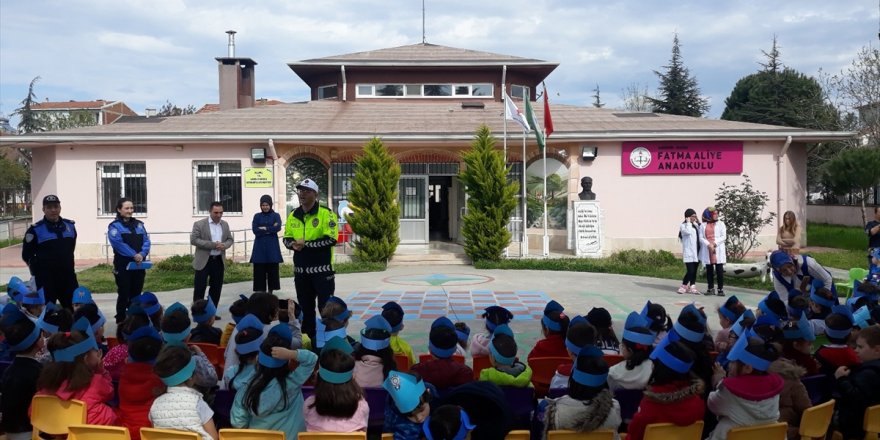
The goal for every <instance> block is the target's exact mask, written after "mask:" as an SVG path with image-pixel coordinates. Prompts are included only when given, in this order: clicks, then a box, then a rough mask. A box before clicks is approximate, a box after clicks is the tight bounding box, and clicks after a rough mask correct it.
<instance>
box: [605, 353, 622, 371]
mask: <svg viewBox="0 0 880 440" xmlns="http://www.w3.org/2000/svg"><path fill="white" fill-rule="evenodd" d="M602 358H603V359H605V363H606V364H608V367H609V368H610V367H613V366H615V365H617V364H619V363H621V362H623V360H624V359H623V356H622V355H619V354H606V355H604V356H602Z"/></svg>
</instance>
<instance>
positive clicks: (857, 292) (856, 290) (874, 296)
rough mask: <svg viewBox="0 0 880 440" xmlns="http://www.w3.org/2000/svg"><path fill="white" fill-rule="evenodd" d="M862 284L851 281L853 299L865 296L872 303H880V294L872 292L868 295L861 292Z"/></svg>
mask: <svg viewBox="0 0 880 440" xmlns="http://www.w3.org/2000/svg"><path fill="white" fill-rule="evenodd" d="M862 284H864V283H862V282H861V281H859V280H853V298H860V297H863V296H867V297H868V298H870V299H871V301H873V302H877V301H880V292H872V293H868V292H865V291H864V290H862Z"/></svg>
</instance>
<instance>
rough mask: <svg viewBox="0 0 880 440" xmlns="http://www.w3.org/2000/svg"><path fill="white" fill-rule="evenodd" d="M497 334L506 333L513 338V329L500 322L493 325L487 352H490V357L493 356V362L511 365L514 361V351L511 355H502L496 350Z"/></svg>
mask: <svg viewBox="0 0 880 440" xmlns="http://www.w3.org/2000/svg"><path fill="white" fill-rule="evenodd" d="M498 335H507V336H510V337H511V338H513V330H511V329H510V327H509V326H508V325H507V324H501V325H499V326H497V327H495V331H494V332H493V333H492V340H491V341H489V352H491V353H492V357H493V358H495V363H498V364H501V365H513V363H514V362H515V361H516V353H514V354H513V356H504V355H502V354H501V353H499V352H498V349H496V348H495V338H496V337H498Z"/></svg>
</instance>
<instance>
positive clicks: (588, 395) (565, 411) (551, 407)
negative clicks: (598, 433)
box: [538, 345, 622, 438]
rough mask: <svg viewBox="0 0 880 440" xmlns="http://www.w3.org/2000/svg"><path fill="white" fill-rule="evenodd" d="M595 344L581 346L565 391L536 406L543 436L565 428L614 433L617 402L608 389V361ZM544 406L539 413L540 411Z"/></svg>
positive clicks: (618, 424)
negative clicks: (542, 424)
mask: <svg viewBox="0 0 880 440" xmlns="http://www.w3.org/2000/svg"><path fill="white" fill-rule="evenodd" d="M602 356H603V352H602V350H601V349H599V348H598V347H596V346H593V345H588V346H586V347H584V348H583V349H581V352H580V354H579V355H578V357H577V359H576V360H575V363H574V369H573V370H572V375H571V378H570V379H569V382H568V394H567V395H565V396H562V397H559V398H556V399H547V400H544V401H543V402H542V403H541V405H539V409H538V411H539V416H538V417H539V420H543V422H544V438H546V436H547V433H548V432H549V431H551V430H557V429H566V430H573V431H577V432H592V431H595V430H597V429H609V430H611V431H615V433H616V432H617V428H618V427H619V426H620V423H621V422H622V420H621V418H620V403H618V402H617V400H615V399H614V398H613V395H612V393H611V391H610V390H609V389H608V364H606V363H605V360H604V359H603V357H602ZM542 407H543V409H544V411H543V416H542V415H541V414H540V413H541V409H542Z"/></svg>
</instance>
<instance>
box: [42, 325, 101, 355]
mask: <svg viewBox="0 0 880 440" xmlns="http://www.w3.org/2000/svg"><path fill="white" fill-rule="evenodd" d="M70 330H71V331H74V330H77V331H81V332H83V333H85V335H86V339H84V340H82V341H80V342H77V343H76V344H73V345H71V346H70V347H67V348H62V349H59V350H55V351H53V352H51V353H52V359H53V360H54V361H55V362H74V361H76V357H77V356H79V355H81V354H83V353H86V352H88V351H89V350H97V349H98V342H97V341H95V333H94V332H93V331H92V325H91V324H90V323H89V320H88V319H86V318H85V316H83V317H82V318H79V320H77V321H76V322H75V323H73V326H72V327H71V328H70Z"/></svg>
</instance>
